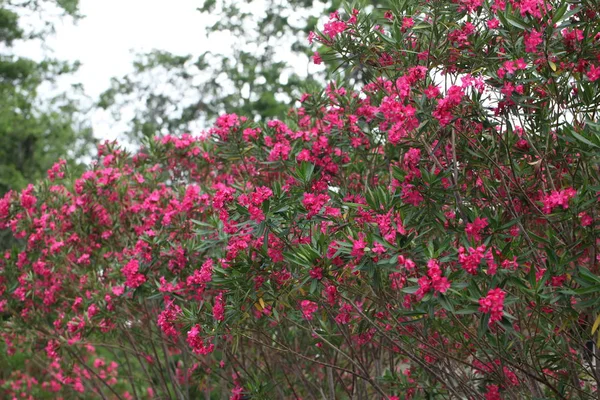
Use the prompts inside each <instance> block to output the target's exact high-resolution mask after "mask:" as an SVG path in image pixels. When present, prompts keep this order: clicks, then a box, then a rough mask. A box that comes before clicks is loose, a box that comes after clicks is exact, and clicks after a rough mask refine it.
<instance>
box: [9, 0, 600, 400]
mask: <svg viewBox="0 0 600 400" xmlns="http://www.w3.org/2000/svg"><path fill="white" fill-rule="evenodd" d="M392 3H393V4H392V5H391V6H390V7H389V8H385V9H381V10H380V9H372V10H353V9H348V10H347V11H346V12H339V13H334V14H332V15H331V16H330V19H329V21H328V22H327V23H325V24H324V26H323V30H322V31H319V32H314V33H312V34H311V35H310V36H309V40H310V41H311V42H312V43H313V44H314V46H315V49H316V50H317V51H316V52H315V55H314V61H315V62H317V63H319V62H335V63H338V64H339V65H340V66H341V68H346V69H347V72H348V73H347V74H346V75H347V76H350V79H349V80H345V81H343V82H342V81H340V82H332V83H330V84H328V85H327V86H326V88H325V89H324V90H322V91H321V92H314V93H307V94H305V95H304V96H302V98H301V99H300V100H299V102H298V106H297V107H296V108H294V109H292V110H290V113H289V117H288V118H287V119H286V120H285V121H279V120H273V121H268V122H265V123H255V122H252V118H245V117H243V116H238V115H234V114H228V115H223V116H221V117H220V118H219V119H218V121H217V123H216V125H215V126H214V127H213V128H211V129H210V130H208V131H207V132H205V134H204V135H202V136H200V137H193V136H191V135H182V136H178V137H176V136H166V137H161V138H156V139H155V140H153V141H149V142H147V143H146V145H145V147H144V148H142V149H141V150H140V151H139V152H137V153H136V154H130V153H128V152H127V151H125V150H124V149H122V148H120V147H119V146H118V145H117V144H115V143H106V144H104V145H103V146H101V147H100V151H99V153H100V154H99V157H98V160H97V162H95V163H94V164H93V165H92V166H91V167H90V168H89V170H88V171H87V172H85V173H84V174H83V175H81V176H73V175H72V174H71V173H70V172H69V170H68V168H67V166H66V164H65V163H62V162H59V163H57V164H56V165H55V167H53V168H52V169H51V170H50V171H48V179H47V180H45V181H42V182H37V183H36V184H35V185H30V186H29V187H28V188H27V189H25V190H23V191H22V192H20V193H14V192H12V193H9V194H8V195H7V196H6V197H4V199H3V200H1V201H0V228H6V229H9V230H10V231H12V234H13V235H14V236H15V238H17V239H19V240H20V242H21V244H22V247H20V248H15V249H13V250H12V251H8V252H6V253H5V254H4V255H3V258H2V260H1V261H0V271H1V272H0V311H1V313H2V322H1V325H0V333H1V335H2V338H3V339H4V342H5V351H6V352H7V353H8V354H9V355H13V356H12V357H21V358H23V355H27V356H26V357H25V358H26V360H25V366H26V368H25V369H13V370H12V372H11V373H10V374H5V376H3V377H2V380H1V381H0V387H1V389H0V393H2V397H3V398H30V399H38V398H42V399H43V398H48V399H50V398H52V399H54V398H64V399H75V398H85V399H88V398H89V399H92V398H102V399H145V398H157V399H158V398H162V399H199V398H206V399H221V398H228V397H230V398H232V399H273V398H281V399H284V398H298V399H300V398H302V399H322V398H326V399H341V398H353V399H376V398H381V399H434V398H435V399H438V398H440V399H441V398H452V399H481V398H485V399H488V400H491V399H547V398H556V399H576V398H577V399H579V398H581V399H585V398H597V396H598V384H599V382H600V362H599V361H600V360H599V357H600V352H599V351H598V348H597V347H596V342H597V340H598V332H597V330H598V326H599V325H600V317H599V313H600V296H599V294H600V271H599V264H600V246H599V244H600V242H599V239H600V235H599V234H600V225H599V224H598V219H599V213H600V207H599V200H600V199H599V195H600V182H599V180H600V164H599V156H600V152H599V151H600V121H599V120H598V110H599V108H598V107H599V104H600V90H599V89H600V88H599V82H600V15H598V13H597V11H596V10H598V9H600V4H599V3H598V2H597V1H595V0H594V1H591V0H590V1H588V0H585V1H564V0H545V1H543V0H510V1H504V0H496V1H483V0H455V1H447V0H429V1H424V0H417V1H401V0H400V1H394V2H392ZM360 82H366V83H364V84H360ZM16 365H19V364H18V363H17V364H16Z"/></svg>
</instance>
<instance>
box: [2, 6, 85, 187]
mask: <svg viewBox="0 0 600 400" xmlns="http://www.w3.org/2000/svg"><path fill="white" fill-rule="evenodd" d="M77 7H78V1H77V0H56V1H42V0H35V1H25V2H24V1H4V0H3V1H0V44H1V46H0V47H1V48H2V50H0V195H3V194H4V193H6V192H7V191H8V190H10V189H21V188H24V187H25V186H26V185H27V183H29V182H32V181H34V180H36V179H39V178H41V177H43V176H44V175H45V173H46V171H47V170H48V169H49V168H50V167H51V166H52V164H54V163H55V162H56V161H57V160H58V159H59V158H64V159H66V160H68V161H70V163H71V165H72V166H73V167H80V166H81V165H82V157H83V156H85V155H90V154H91V151H92V148H93V146H94V139H93V136H92V129H91V127H90V125H89V123H87V122H85V120H84V119H83V118H82V117H81V115H82V114H81V109H82V104H81V96H80V95H81V94H82V90H81V87H80V86H73V87H72V89H71V94H69V95H67V93H65V92H62V93H61V92H60V91H58V93H57V90H56V88H55V87H54V85H55V84H56V83H57V81H58V79H59V78H61V77H62V76H64V75H67V74H70V73H72V72H74V71H75V70H76V69H77V67H78V64H77V63H68V62H63V61H59V60H55V59H44V60H42V61H39V62H38V61H36V60H33V59H30V58H26V57H19V56H17V55H15V54H14V53H15V52H14V48H13V46H15V45H18V43H19V42H20V41H31V40H43V39H44V38H46V37H47V36H48V35H50V34H51V33H52V32H53V30H54V26H53V23H52V21H53V18H49V16H48V15H47V14H52V13H58V14H59V15H60V16H67V17H70V18H79V17H80V15H79V14H78V8H77ZM26 17H34V18H36V19H39V20H40V21H43V22H44V24H43V26H41V27H40V28H39V29H36V30H33V31H32V30H28V28H27V27H26V25H27V24H26V23H25V22H24V18H26ZM36 25H37V23H36ZM73 92H75V95H73Z"/></svg>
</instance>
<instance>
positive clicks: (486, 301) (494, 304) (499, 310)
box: [479, 288, 506, 326]
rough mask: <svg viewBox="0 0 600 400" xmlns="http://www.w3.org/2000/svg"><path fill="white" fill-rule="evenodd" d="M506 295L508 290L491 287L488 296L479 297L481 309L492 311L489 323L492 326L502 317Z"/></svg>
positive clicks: (487, 311)
mask: <svg viewBox="0 0 600 400" xmlns="http://www.w3.org/2000/svg"><path fill="white" fill-rule="evenodd" d="M505 296H506V292H504V290H502V289H500V288H496V289H491V290H490V291H489V292H488V294H487V296H485V297H482V298H481V299H479V311H481V312H484V313H490V320H489V322H488V325H490V326H491V325H493V324H494V323H496V322H498V321H500V320H501V319H502V314H503V311H504V297H505Z"/></svg>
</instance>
